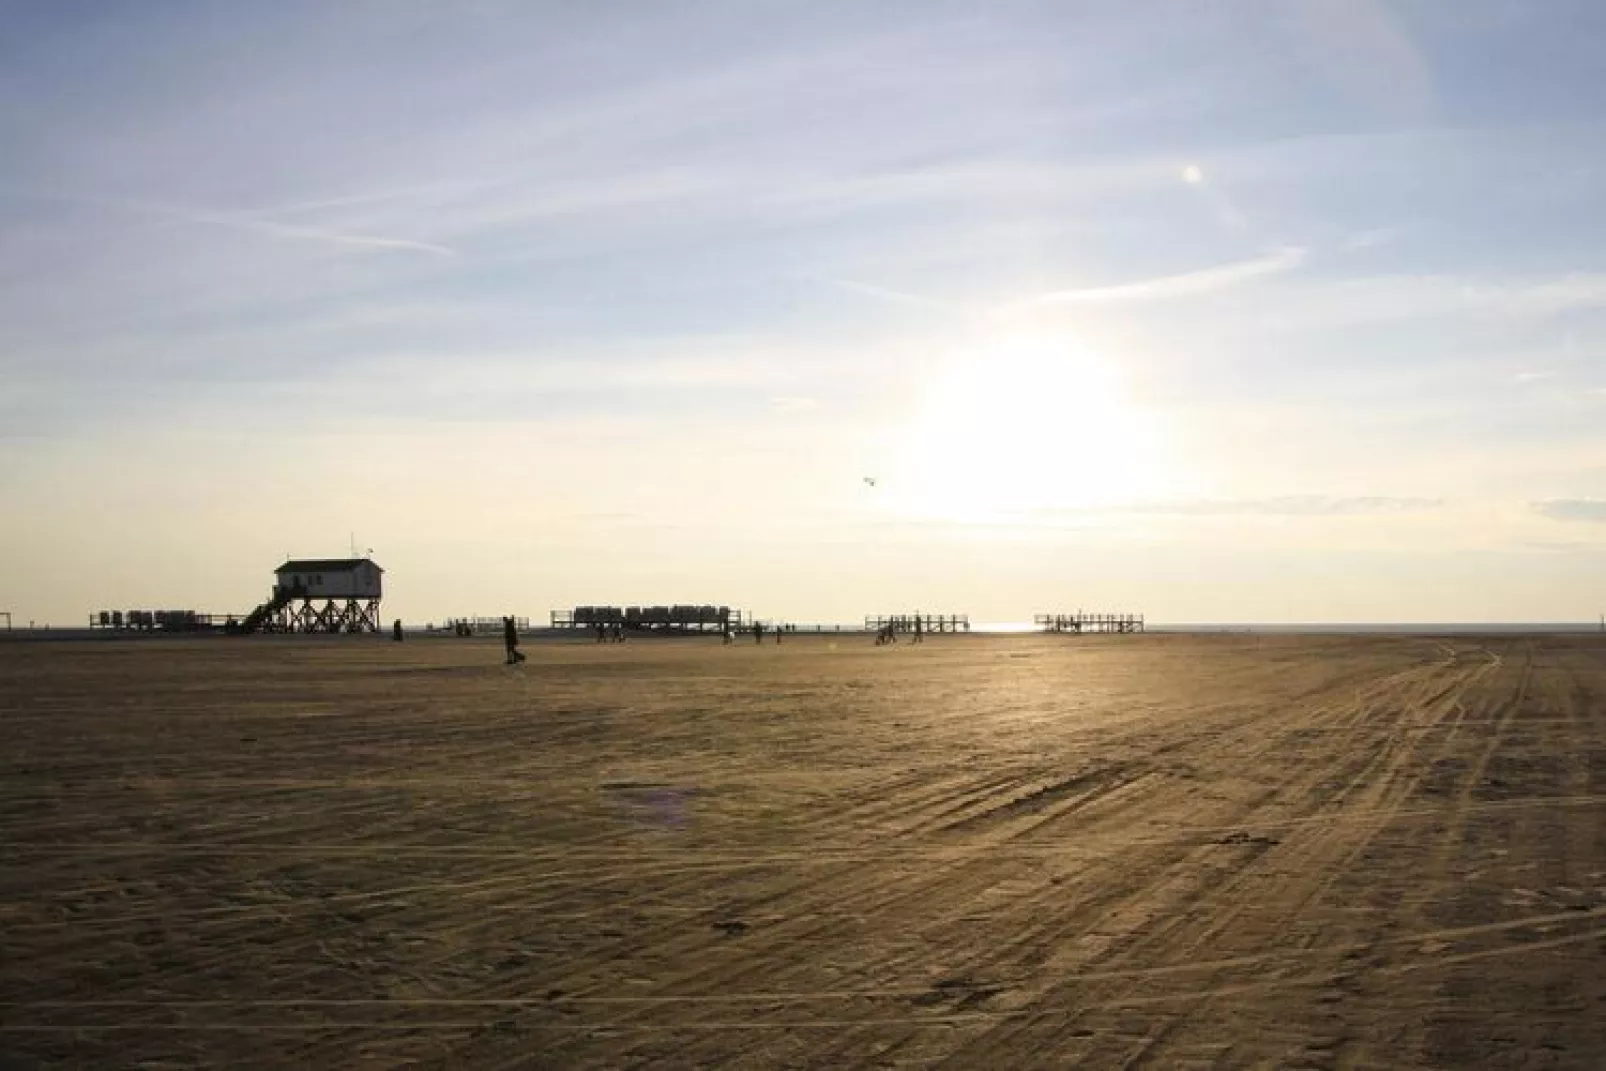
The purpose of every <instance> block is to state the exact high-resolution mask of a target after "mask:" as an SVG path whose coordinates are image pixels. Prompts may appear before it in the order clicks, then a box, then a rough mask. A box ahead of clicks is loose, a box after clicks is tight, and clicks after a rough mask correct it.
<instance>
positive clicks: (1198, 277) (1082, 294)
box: [1004, 246, 1305, 311]
mask: <svg viewBox="0 0 1606 1071" xmlns="http://www.w3.org/2000/svg"><path fill="white" fill-rule="evenodd" d="M1304 261H1305V250H1304V249H1302V248H1300V247H1298V246H1285V247H1283V248H1282V249H1278V250H1275V251H1274V252H1271V253H1268V254H1267V255H1265V256H1262V257H1256V258H1254V259H1253V260H1242V261H1238V262H1236V263H1233V264H1221V265H1217V266H1216V267H1213V268H1202V269H1200V270H1198V271H1191V272H1183V273H1181V274H1177V275H1162V276H1159V277H1157V278H1153V279H1144V280H1140V281H1138V282H1132V283H1117V284H1115V285H1112V286H1094V287H1085V288H1081V289H1074V290H1051V291H1048V292H1047V293H1043V294H1036V295H1034V296H1032V297H1028V298H1023V299H1021V300H1019V301H1015V302H1011V303H1009V304H1008V305H1006V306H1004V311H1022V310H1027V309H1033V308H1040V307H1043V306H1051V305H1099V304H1109V303H1116V302H1141V301H1163V300H1168V299H1171V298H1181V297H1194V296H1197V295H1199V294H1209V293H1214V292H1216V291H1220V290H1230V289H1232V288H1233V287H1238V286H1242V285H1243V284H1245V283H1248V282H1252V281H1254V280H1256V279H1261V278H1265V277H1267V276H1271V275H1281V274H1283V273H1284V272H1290V271H1293V270H1294V269H1296V268H1298V267H1299V266H1300V265H1301V264H1303V263H1304Z"/></svg>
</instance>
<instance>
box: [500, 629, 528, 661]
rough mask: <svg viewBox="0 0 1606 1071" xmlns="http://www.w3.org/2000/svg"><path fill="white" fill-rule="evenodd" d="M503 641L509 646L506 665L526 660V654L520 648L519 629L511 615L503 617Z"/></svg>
mask: <svg viewBox="0 0 1606 1071" xmlns="http://www.w3.org/2000/svg"><path fill="white" fill-rule="evenodd" d="M502 643H503V645H504V646H506V647H507V662H506V663H505V664H506V665H510V666H511V665H515V664H517V663H519V662H522V661H524V654H523V652H521V651H520V650H519V629H518V626H517V625H515V624H514V623H513V619H512V618H511V617H504V618H502Z"/></svg>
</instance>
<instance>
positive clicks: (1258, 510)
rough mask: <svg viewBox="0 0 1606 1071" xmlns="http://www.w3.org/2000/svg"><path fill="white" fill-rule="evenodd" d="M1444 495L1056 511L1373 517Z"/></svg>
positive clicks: (1414, 509)
mask: <svg viewBox="0 0 1606 1071" xmlns="http://www.w3.org/2000/svg"><path fill="white" fill-rule="evenodd" d="M1444 504H1445V503H1444V500H1443V499H1441V498H1414V497H1399V496H1389V495H1350V496H1344V495H1275V496H1271V497H1268V498H1200V499H1179V500H1176V501H1154V502H1130V503H1123V504H1120V505H1113V506H1100V507H1090V508H1088V509H1078V510H1069V511H1064V510H1060V511H1055V512H1056V513H1068V514H1076V515H1082V516H1086V515H1092V514H1119V515H1131V516H1144V517H1372V516H1380V515H1390V514H1403V513H1427V512H1432V511H1434V510H1438V509H1442V508H1443V507H1444Z"/></svg>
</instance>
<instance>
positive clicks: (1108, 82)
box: [0, 0, 1606, 625]
mask: <svg viewBox="0 0 1606 1071" xmlns="http://www.w3.org/2000/svg"><path fill="white" fill-rule="evenodd" d="M1603 70H1606V5H1601V4H1599V3H1598V2H1597V0H1548V2H1546V3H1542V4H1536V3H1527V2H1521V0H1395V2H1387V0H1186V2H1184V0H1134V2H1122V3H1115V2H1113V0H1096V2H1095V0H1053V2H1038V3H1030V2H1009V0H988V2H986V3H981V2H975V3H957V2H949V0H918V2H915V0H907V2H900V0H888V2H886V3H876V4H866V3H861V2H845V0H843V2H838V0H810V2H807V3H801V2H800V3H785V2H768V0H742V2H736V0H702V2H696V3H692V2H673V0H664V2H651V3H648V2H639V3H631V2H619V3H611V4H573V3H537V2H534V0H531V2H524V0H507V2H498V0H479V2H461V3H451V4H448V3H424V2H414V0H371V2H365V0H346V2H341V3H324V2H316V3H310V2H309V3H300V2H284V3H274V4H247V3H236V2H180V0H150V2H148V3H141V4H108V3H100V2H89V0H33V2H27V0H0V146H4V147H5V148H4V151H3V152H0V495H3V497H0V503H3V506H4V513H3V518H4V524H3V525H0V610H3V611H10V612H11V613H13V615H14V617H15V619H16V621H17V622H18V623H19V624H20V623H21V622H23V621H24V620H35V621H38V622H41V623H43V622H46V621H48V622H51V623H52V624H58V625H61V624H79V623H82V622H83V621H85V620H86V617H87V615H88V614H89V613H90V612H91V611H95V610H99V609H103V608H108V609H109V608H124V609H126V608H135V607H138V608H152V609H157V608H188V609H195V610H199V611H202V612H219V613H221V612H237V613H241V612H244V611H246V610H249V609H250V608H251V607H252V606H253V605H255V604H256V603H257V602H259V601H261V600H262V599H264V598H265V597H266V596H267V594H268V591H269V588H270V587H271V584H272V571H273V569H274V568H275V567H277V566H278V565H279V564H280V563H281V562H282V561H283V560H284V559H285V558H286V557H317V556H346V555H347V554H348V553H349V552H350V549H351V548H353V547H355V548H356V549H357V550H358V551H359V552H366V551H368V549H369V548H372V553H373V557H374V559H375V560H376V561H377V562H378V563H379V564H380V565H381V566H383V567H384V568H385V570H386V598H385V605H384V609H383V610H382V613H383V615H384V618H385V620H386V621H389V620H391V619H392V618H394V617H400V618H402V619H404V620H406V621H408V622H409V623H423V622H427V621H437V622H438V621H440V620H442V619H444V618H445V617H447V616H450V615H464V614H480V615H493V614H501V613H516V614H519V615H523V616H529V617H531V618H533V619H537V620H544V619H545V617H546V615H547V613H548V611H549V610H551V609H554V608H559V607H569V606H574V605H577V604H593V603H599V604H613V603H617V604H638V603H676V602H692V603H708V602H712V603H724V604H729V605H733V606H738V607H741V608H743V609H747V610H750V611H753V612H755V613H757V614H758V615H759V616H761V617H770V618H783V619H788V620H793V621H803V622H813V621H826V622H834V621H855V620H858V619H860V618H862V617H863V616H864V615H866V614H872V613H885V612H892V611H898V610H910V609H920V610H924V611H926V612H931V613H937V612H942V613H968V614H970V615H971V616H972V618H973V619H976V620H1020V619H1026V618H1030V616H1031V615H1032V614H1034V613H1039V612H1052V611H1065V610H1074V609H1077V608H1083V609H1089V610H1109V611H1132V612H1142V613H1145V614H1146V615H1147V616H1148V618H1149V620H1151V621H1170V622H1231V621H1245V622H1249V621H1259V622H1301V621H1340V622H1341V621H1370V622H1388V621H1467V622H1488V621H1593V620H1594V619H1595V617H1596V615H1597V614H1598V613H1600V612H1601V611H1602V610H1603V609H1606V212H1603V210H1602V208H1601V206H1600V197H1599V191H1600V190H1601V189H1602V188H1606V107H1603V105H1606V78H1603V77H1602V76H1601V73H1600V72H1601V71H1603Z"/></svg>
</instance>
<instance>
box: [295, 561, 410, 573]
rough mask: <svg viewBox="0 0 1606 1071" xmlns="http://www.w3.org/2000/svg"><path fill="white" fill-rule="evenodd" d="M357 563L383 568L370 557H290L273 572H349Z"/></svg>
mask: <svg viewBox="0 0 1606 1071" xmlns="http://www.w3.org/2000/svg"><path fill="white" fill-rule="evenodd" d="M359 565H373V566H374V568H375V569H378V570H379V572H381V573H382V572H384V571H385V570H383V569H380V568H379V566H377V565H374V560H373V559H372V558H291V559H290V560H289V561H287V562H285V563H284V564H283V565H281V566H279V567H278V568H277V569H275V570H274V572H275V573H349V572H351V571H352V570H353V569H356V568H357V566H359Z"/></svg>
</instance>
